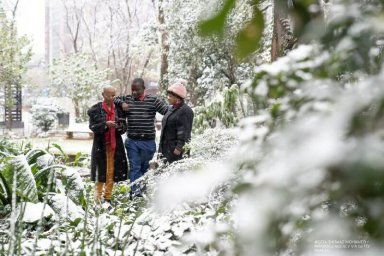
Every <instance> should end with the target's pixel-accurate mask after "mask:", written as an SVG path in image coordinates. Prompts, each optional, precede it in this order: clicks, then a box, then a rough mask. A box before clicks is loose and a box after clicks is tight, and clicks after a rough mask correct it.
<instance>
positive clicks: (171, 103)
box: [167, 93, 180, 105]
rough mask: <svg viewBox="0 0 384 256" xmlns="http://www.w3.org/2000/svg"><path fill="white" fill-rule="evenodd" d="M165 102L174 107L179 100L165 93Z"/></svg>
mask: <svg viewBox="0 0 384 256" xmlns="http://www.w3.org/2000/svg"><path fill="white" fill-rule="evenodd" d="M167 100H168V103H169V104H170V105H175V104H177V103H179V102H180V100H179V98H178V97H176V96H175V95H173V94H172V93H167Z"/></svg>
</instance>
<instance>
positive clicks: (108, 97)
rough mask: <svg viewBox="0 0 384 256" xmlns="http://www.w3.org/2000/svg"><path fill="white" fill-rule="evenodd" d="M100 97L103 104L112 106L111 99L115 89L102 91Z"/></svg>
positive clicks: (114, 94)
mask: <svg viewBox="0 0 384 256" xmlns="http://www.w3.org/2000/svg"><path fill="white" fill-rule="evenodd" d="M102 95H103V98H104V101H105V103H107V104H108V105H112V104H113V99H114V98H115V96H116V89H115V88H106V89H104V91H103V93H102Z"/></svg>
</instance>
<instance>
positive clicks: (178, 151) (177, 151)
mask: <svg viewBox="0 0 384 256" xmlns="http://www.w3.org/2000/svg"><path fill="white" fill-rule="evenodd" d="M173 154H175V155H177V156H179V155H180V154H181V150H180V149H178V148H175V149H174V150H173Z"/></svg>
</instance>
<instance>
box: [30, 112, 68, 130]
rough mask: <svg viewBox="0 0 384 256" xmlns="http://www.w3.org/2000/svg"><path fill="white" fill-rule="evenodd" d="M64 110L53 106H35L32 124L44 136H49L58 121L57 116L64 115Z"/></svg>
mask: <svg viewBox="0 0 384 256" xmlns="http://www.w3.org/2000/svg"><path fill="white" fill-rule="evenodd" d="M62 112H63V111H62V109H61V108H60V107H58V106H52V105H33V106H32V109H31V113H32V122H33V124H34V125H35V126H36V127H37V128H38V129H40V130H41V131H42V132H43V133H44V134H47V132H48V131H50V130H51V129H52V128H53V127H54V124H55V122H56V121H57V114H59V113H62Z"/></svg>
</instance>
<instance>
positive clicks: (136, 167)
mask: <svg viewBox="0 0 384 256" xmlns="http://www.w3.org/2000/svg"><path fill="white" fill-rule="evenodd" d="M125 148H126V149H127V156H128V160H129V168H130V171H129V181H130V182H134V181H135V180H137V179H139V178H140V177H141V176H143V175H144V173H146V172H147V170H148V168H149V161H150V160H151V159H152V157H153V155H154V154H155V151H156V143H155V140H133V139H130V138H127V139H126V140H125ZM141 193H142V189H141V188H140V186H139V185H138V184H135V185H132V187H131V194H133V195H137V194H141Z"/></svg>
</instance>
